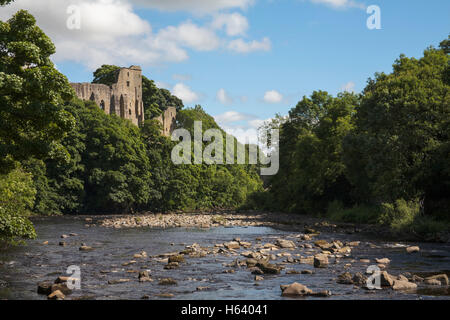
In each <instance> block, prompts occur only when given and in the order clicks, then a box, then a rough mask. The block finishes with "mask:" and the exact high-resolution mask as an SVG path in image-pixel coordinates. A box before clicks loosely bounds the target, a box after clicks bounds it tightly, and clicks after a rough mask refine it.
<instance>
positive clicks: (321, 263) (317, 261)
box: [314, 254, 328, 268]
mask: <svg viewBox="0 0 450 320" xmlns="http://www.w3.org/2000/svg"><path fill="white" fill-rule="evenodd" d="M327 266H328V257H327V256H326V255H324V254H318V255H315V256H314V267H315V268H326V267H327Z"/></svg>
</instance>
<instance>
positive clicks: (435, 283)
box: [423, 279, 442, 286]
mask: <svg viewBox="0 0 450 320" xmlns="http://www.w3.org/2000/svg"><path fill="white" fill-rule="evenodd" d="M423 283H425V284H429V285H432V286H440V285H442V283H441V282H440V281H439V280H438V279H425V281H424V282H423Z"/></svg>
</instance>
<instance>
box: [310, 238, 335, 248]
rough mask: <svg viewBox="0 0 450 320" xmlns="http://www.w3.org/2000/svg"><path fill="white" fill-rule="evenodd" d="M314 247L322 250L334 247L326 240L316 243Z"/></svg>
mask: <svg viewBox="0 0 450 320" xmlns="http://www.w3.org/2000/svg"><path fill="white" fill-rule="evenodd" d="M314 245H315V246H316V247H319V248H320V249H322V250H326V249H329V248H331V247H332V246H333V245H332V244H331V243H328V242H327V241H326V240H317V241H315V242H314Z"/></svg>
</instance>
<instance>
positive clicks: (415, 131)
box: [254, 40, 450, 234]
mask: <svg viewBox="0 0 450 320" xmlns="http://www.w3.org/2000/svg"><path fill="white" fill-rule="evenodd" d="M449 44H450V40H445V41H443V42H442V43H441V44H440V48H438V49H435V48H433V47H430V48H427V49H426V50H425V52H424V56H423V57H422V58H420V59H415V58H407V57H405V56H404V55H401V56H400V58H399V59H398V60H396V61H395V63H394V65H393V72H392V73H390V74H384V73H376V74H375V78H374V79H369V81H368V84H367V86H366V88H365V89H364V90H363V92H362V93H361V94H355V93H348V92H344V93H340V94H338V96H336V97H333V96H331V95H329V94H328V93H327V92H324V91H317V92H314V93H313V94H312V95H311V96H310V97H303V99H302V100H301V101H300V102H299V103H298V104H297V106H296V107H294V108H293V109H291V111H290V112H289V115H288V116H287V117H284V118H283V117H278V118H276V119H275V120H274V121H273V122H272V123H270V124H268V125H267V127H277V128H279V129H280V142H279V146H280V171H279V173H278V174H277V175H276V176H273V177H272V178H271V179H270V180H269V182H268V184H267V189H268V191H266V192H263V193H261V194H259V195H256V197H255V200H254V201H255V203H258V204H259V205H260V207H261V208H263V209H267V210H281V211H286V212H295V213H321V214H322V215H325V216H327V217H329V218H332V219H334V220H337V221H347V222H350V221H352V222H360V223H361V222H364V223H376V224H379V225H383V226H386V227H388V228H391V229H392V230H394V231H399V232H400V231H401V232H412V233H417V234H435V233H438V232H440V231H445V230H449V226H450V223H449V222H450V209H449V208H450V198H449V194H450V95H449V89H450V66H449V63H450V62H449V53H450V49H449Z"/></svg>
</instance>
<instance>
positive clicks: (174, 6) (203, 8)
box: [131, 0, 255, 13]
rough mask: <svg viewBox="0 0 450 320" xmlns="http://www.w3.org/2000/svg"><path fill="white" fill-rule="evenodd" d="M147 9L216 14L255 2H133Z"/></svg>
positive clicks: (188, 0)
mask: <svg viewBox="0 0 450 320" xmlns="http://www.w3.org/2000/svg"><path fill="white" fill-rule="evenodd" d="M131 1H132V2H133V3H135V4H139V5H142V6H144V7H147V8H153V9H159V10H164V11H190V12H194V13H208V12H216V11H219V10H222V9H233V8H240V9H246V8H247V7H249V6H250V5H252V4H253V3H254V2H255V1H254V0H131Z"/></svg>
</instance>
